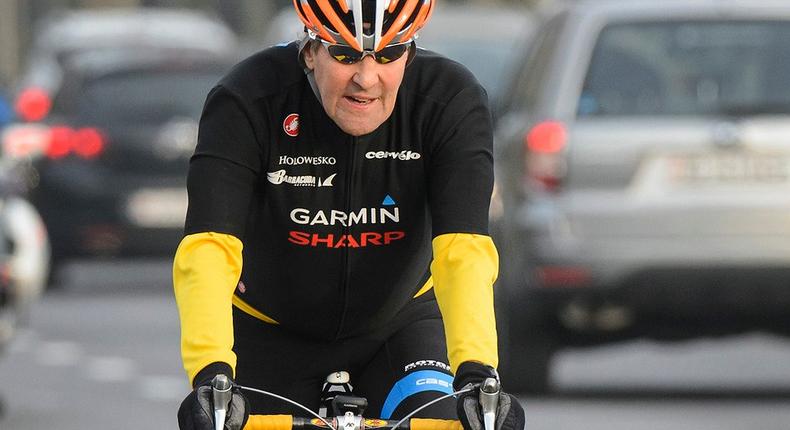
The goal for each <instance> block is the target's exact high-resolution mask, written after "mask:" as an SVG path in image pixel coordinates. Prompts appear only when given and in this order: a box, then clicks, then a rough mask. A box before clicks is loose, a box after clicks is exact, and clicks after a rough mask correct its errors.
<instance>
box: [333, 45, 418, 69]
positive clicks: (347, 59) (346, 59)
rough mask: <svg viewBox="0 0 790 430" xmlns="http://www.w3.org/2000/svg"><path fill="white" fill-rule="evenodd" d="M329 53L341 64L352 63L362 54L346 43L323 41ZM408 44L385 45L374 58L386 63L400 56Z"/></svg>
mask: <svg viewBox="0 0 790 430" xmlns="http://www.w3.org/2000/svg"><path fill="white" fill-rule="evenodd" d="M324 46H326V49H327V51H329V55H331V56H332V58H334V59H335V60H337V61H339V62H341V63H343V64H354V63H356V62H358V61H359V60H361V59H362V57H363V56H364V55H367V54H363V53H362V52H359V51H357V50H356V49H354V48H352V47H350V46H346V45H330V44H328V43H325V44H324ZM409 46H410V44H408V43H404V44H400V45H392V46H387V47H385V48H384V49H382V50H381V51H379V52H377V53H376V54H375V55H374V58H375V59H376V61H377V62H378V63H379V64H387V63H390V62H393V61H395V60H397V59H398V58H400V57H402V56H403V54H405V53H406V51H408V50H409Z"/></svg>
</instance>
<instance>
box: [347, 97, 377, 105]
mask: <svg viewBox="0 0 790 430" xmlns="http://www.w3.org/2000/svg"><path fill="white" fill-rule="evenodd" d="M345 97H346V100H348V101H350V102H351V103H356V104H360V105H366V104H370V103H373V100H375V99H365V98H358V97H351V96H345Z"/></svg>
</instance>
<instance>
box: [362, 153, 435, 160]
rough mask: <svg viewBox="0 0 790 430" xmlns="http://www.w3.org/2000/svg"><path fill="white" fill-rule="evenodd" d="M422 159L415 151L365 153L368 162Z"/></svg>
mask: <svg viewBox="0 0 790 430" xmlns="http://www.w3.org/2000/svg"><path fill="white" fill-rule="evenodd" d="M421 157H422V155H420V153H419V152H414V151H408V150H403V151H394V152H389V151H370V152H366V153H365V158H367V159H368V160H375V159H383V158H390V159H393V160H401V161H408V160H419V159H420V158H421Z"/></svg>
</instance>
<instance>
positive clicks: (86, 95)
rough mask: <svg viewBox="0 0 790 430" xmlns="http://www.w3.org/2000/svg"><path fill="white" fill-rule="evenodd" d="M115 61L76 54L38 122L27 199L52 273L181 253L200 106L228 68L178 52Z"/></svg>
mask: <svg viewBox="0 0 790 430" xmlns="http://www.w3.org/2000/svg"><path fill="white" fill-rule="evenodd" d="M117 54H118V55H117V57H113V56H109V55H107V54H106V53H101V54H97V53H86V54H83V55H79V56H76V57H74V58H73V59H72V60H71V62H70V63H69V64H68V66H67V68H66V70H67V73H66V74H65V75H64V78H63V84H62V88H61V90H60V91H59V93H58V95H57V96H56V97H55V99H54V101H53V103H52V111H51V113H50V114H49V115H48V117H47V119H46V121H44V122H43V123H41V124H38V127H40V128H43V131H42V134H41V136H43V138H40V139H39V140H40V141H43V142H44V144H43V145H39V147H38V151H39V152H41V155H39V156H37V157H34V158H33V161H32V162H31V167H32V169H33V171H34V174H33V175H31V176H32V177H33V178H34V180H32V181H31V184H30V190H29V197H30V200H31V201H32V202H33V203H34V204H35V205H36V207H37V209H38V210H39V212H40V213H41V216H42V217H43V218H44V221H45V224H46V225H47V228H48V230H49V234H50V239H51V243H52V259H53V265H55V266H57V265H60V263H62V262H64V261H68V260H70V259H73V258H77V257H99V256H105V257H108V256H147V257H153V256H166V255H172V254H173V253H174V252H175V248H176V246H177V245H178V242H179V240H180V238H181V235H182V233H183V222H184V217H185V215H186V205H187V200H186V172H187V167H188V160H189V157H190V156H191V154H192V153H193V151H194V148H195V145H196V143H197V124H198V119H199V117H200V113H201V110H202V106H203V101H204V99H205V97H206V95H207V94H208V92H209V90H210V89H211V88H212V87H213V86H214V85H215V84H216V83H217V82H218V81H219V80H220V78H221V77H222V76H223V75H224V74H225V73H226V72H227V70H228V69H229V68H230V67H231V64H228V63H227V62H225V61H221V60H218V59H216V58H207V57H206V56H204V55H191V54H188V53H185V52H180V51H177V52H174V51H170V50H161V49H160V50H156V51H151V50H146V51H144V52H138V53H137V55H132V54H130V52H129V51H124V52H118V53H117ZM33 140H35V139H33ZM22 141H24V140H22ZM8 146H9V147H13V146H14V145H8ZM53 270H54V269H53ZM55 275H56V273H53V278H55V280H56V276H55Z"/></svg>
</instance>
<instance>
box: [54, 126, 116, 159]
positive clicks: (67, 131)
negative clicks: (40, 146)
mask: <svg viewBox="0 0 790 430" xmlns="http://www.w3.org/2000/svg"><path fill="white" fill-rule="evenodd" d="M102 151H104V136H103V135H102V134H101V132H100V131H99V130H97V129H95V128H90V127H87V128H80V129H77V130H74V129H72V128H69V127H64V126H58V127H52V129H50V141H49V147H48V148H47V157H49V158H51V159H53V160H56V159H59V158H63V157H65V156H67V155H69V154H70V153H72V152H73V153H74V154H76V155H78V156H80V157H82V158H85V159H93V158H96V157H98V156H99V155H101V153H102Z"/></svg>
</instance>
